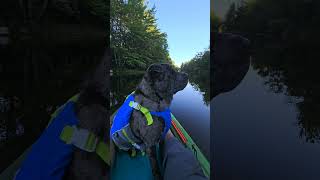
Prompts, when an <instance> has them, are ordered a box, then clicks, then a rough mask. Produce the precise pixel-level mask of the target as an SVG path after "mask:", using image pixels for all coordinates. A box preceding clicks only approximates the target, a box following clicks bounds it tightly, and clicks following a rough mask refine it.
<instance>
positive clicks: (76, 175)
mask: <svg viewBox="0 0 320 180" xmlns="http://www.w3.org/2000/svg"><path fill="white" fill-rule="evenodd" d="M110 60H111V58H110V55H109V52H106V53H105V55H104V57H103V59H102V60H101V62H100V63H99V64H98V65H97V66H96V68H95V69H94V70H93V71H92V72H91V73H90V74H89V75H88V76H87V80H86V81H85V82H84V84H83V85H82V87H81V90H80V93H79V98H78V101H77V102H76V103H75V114H76V116H77V118H78V119H79V125H78V127H80V128H83V129H87V130H89V131H90V132H92V133H94V134H95V135H97V136H98V137H99V138H101V139H103V140H105V142H106V143H109V138H110V137H109V129H110V115H109V110H110V106H109V100H110V98H109V87H110V78H109V76H110V73H109V69H110V66H109V63H110V62H111V61H110ZM109 172H110V167H109V166H107V165H106V163H105V162H103V160H102V159H101V158H100V157H99V156H98V155H97V154H96V153H92V152H86V151H83V150H80V149H76V150H75V152H74V153H73V158H72V161H71V163H70V165H69V169H68V171H67V172H66V176H65V178H64V179H75V180H87V179H90V180H101V179H109Z"/></svg>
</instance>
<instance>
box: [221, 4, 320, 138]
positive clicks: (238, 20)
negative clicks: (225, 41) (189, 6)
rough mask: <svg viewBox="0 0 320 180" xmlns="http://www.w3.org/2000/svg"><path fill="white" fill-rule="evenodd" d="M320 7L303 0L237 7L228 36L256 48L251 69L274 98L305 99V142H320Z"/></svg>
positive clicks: (301, 105)
mask: <svg viewBox="0 0 320 180" xmlns="http://www.w3.org/2000/svg"><path fill="white" fill-rule="evenodd" d="M319 7H320V3H319V2H318V1H300V0H290V1H288V0H286V1H276V0H256V1H242V2H241V3H239V4H238V5H237V6H236V5H232V7H231V8H230V11H229V12H228V13H227V18H226V20H225V22H224V24H223V29H224V31H227V32H237V33H240V34H243V35H246V36H247V37H249V38H250V40H251V41H252V42H254V43H253V55H252V65H253V67H254V69H256V70H257V71H258V74H259V75H260V76H262V77H264V79H265V84H266V85H267V86H268V87H269V88H270V90H271V91H273V92H275V93H284V94H286V95H288V96H290V97H294V98H297V99H300V101H298V102H296V101H292V102H291V103H294V104H295V105H296V107H297V110H298V117H297V119H298V122H297V124H298V127H299V128H300V137H301V138H303V139H305V141H306V142H311V143H314V142H320V115H319V112H318V111H319V110H320V103H319V100H320V95H319V92H320V80H319V78H318V69H319V68H318V66H317V65H316V62H317V60H318V57H319V53H318V51H317V49H318V48H317V44H318V42H319V40H320V36H319V33H318V32H319V27H318V26H314V25H315V24H317V23H316V22H319V19H320V13H319V11H318V10H317V9H319Z"/></svg>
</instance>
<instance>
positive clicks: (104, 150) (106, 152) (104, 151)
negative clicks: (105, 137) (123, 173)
mask: <svg viewBox="0 0 320 180" xmlns="http://www.w3.org/2000/svg"><path fill="white" fill-rule="evenodd" d="M96 153H97V155H98V156H99V157H100V158H101V159H102V160H103V161H104V162H105V163H106V164H108V165H110V148H109V146H108V144H107V143H105V142H103V141H99V142H98V144H97V147H96Z"/></svg>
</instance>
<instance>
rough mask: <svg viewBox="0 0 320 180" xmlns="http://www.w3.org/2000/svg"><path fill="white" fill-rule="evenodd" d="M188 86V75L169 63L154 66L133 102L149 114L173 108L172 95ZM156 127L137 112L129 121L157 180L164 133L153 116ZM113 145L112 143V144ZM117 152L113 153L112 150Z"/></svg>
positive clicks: (157, 119) (156, 118) (160, 121)
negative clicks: (157, 148) (157, 151)
mask: <svg viewBox="0 0 320 180" xmlns="http://www.w3.org/2000/svg"><path fill="white" fill-rule="evenodd" d="M187 83H188V75H187V74H186V73H183V72H177V71H176V70H174V69H173V67H172V66H171V65H170V64H164V63H161V64H152V65H151V66H149V68H148V69H147V71H146V73H145V74H144V76H143V78H142V80H141V82H140V83H139V85H138V86H137V87H136V89H135V93H134V96H135V98H134V100H135V102H137V103H139V104H140V105H142V106H143V107H146V108H148V109H149V111H164V110H165V109H167V108H169V107H170V104H171V101H172V99H173V95H174V94H175V93H177V92H178V91H181V90H183V89H184V88H185V87H186V85H187ZM152 118H153V124H152V125H147V122H146V118H145V116H144V115H143V114H142V113H141V112H140V111H138V110H134V111H133V113H132V115H131V119H130V128H131V130H132V132H133V134H134V136H135V137H137V138H138V139H140V140H141V141H142V142H143V143H144V145H145V146H146V154H147V155H148V157H149V159H150V162H151V166H152V171H153V172H152V173H153V175H154V176H155V179H159V178H160V173H159V168H158V167H157V161H156V156H155V145H156V144H158V143H159V141H160V138H161V135H162V132H163V130H164V121H163V120H162V119H161V118H160V117H156V116H153V117H152ZM112 144H113V143H112ZM112 152H113V153H114V150H112Z"/></svg>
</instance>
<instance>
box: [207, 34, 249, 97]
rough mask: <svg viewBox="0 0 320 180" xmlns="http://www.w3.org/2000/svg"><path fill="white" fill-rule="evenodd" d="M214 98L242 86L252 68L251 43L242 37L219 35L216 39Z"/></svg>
mask: <svg viewBox="0 0 320 180" xmlns="http://www.w3.org/2000/svg"><path fill="white" fill-rule="evenodd" d="M211 56H212V57H211V60H212V61H213V65H212V66H211V68H213V69H211V71H212V72H213V78H212V81H213V88H211V93H210V94H211V96H212V98H213V97H215V96H217V95H218V94H220V93H223V92H228V91H231V90H232V89H234V88H235V87H237V86H238V84H240V82H241V81H242V79H243V78H244V76H245V75H246V73H247V72H248V69H249V66H250V41H249V40H248V39H246V38H244V37H242V36H239V35H235V34H230V33H219V34H217V36H216V37H215V41H214V46H213V53H211Z"/></svg>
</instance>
